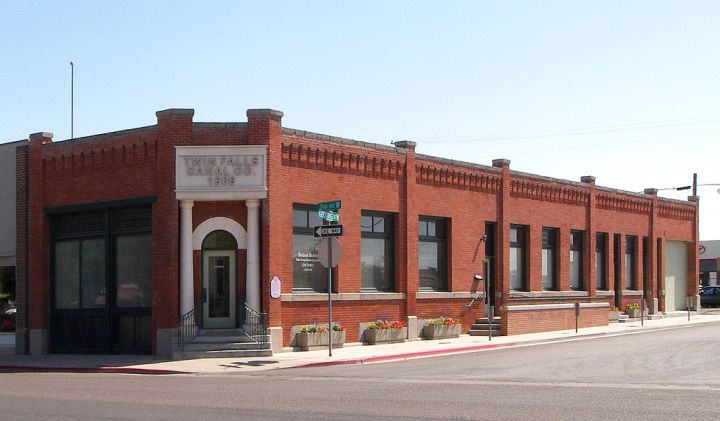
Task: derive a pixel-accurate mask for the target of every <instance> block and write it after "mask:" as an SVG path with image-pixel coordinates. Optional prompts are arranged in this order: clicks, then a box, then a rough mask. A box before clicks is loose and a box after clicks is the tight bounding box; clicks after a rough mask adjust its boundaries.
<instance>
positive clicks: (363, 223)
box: [360, 215, 373, 232]
mask: <svg viewBox="0 0 720 421" xmlns="http://www.w3.org/2000/svg"><path fill="white" fill-rule="evenodd" d="M372 227H373V221H372V216H367V215H363V216H362V217H361V218H360V229H361V230H362V231H366V232H371V231H372Z"/></svg>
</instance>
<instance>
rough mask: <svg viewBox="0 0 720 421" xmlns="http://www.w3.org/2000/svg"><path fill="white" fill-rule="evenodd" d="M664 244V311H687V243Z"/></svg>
mask: <svg viewBox="0 0 720 421" xmlns="http://www.w3.org/2000/svg"><path fill="white" fill-rule="evenodd" d="M665 244H666V245H665V311H673V310H687V304H686V301H685V300H686V297H687V285H688V279H687V256H688V254H687V243H685V242H684V241H668V242H666V243H665Z"/></svg>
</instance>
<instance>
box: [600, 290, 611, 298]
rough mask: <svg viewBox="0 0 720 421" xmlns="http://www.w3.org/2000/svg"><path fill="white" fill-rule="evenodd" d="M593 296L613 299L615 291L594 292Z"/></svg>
mask: <svg viewBox="0 0 720 421" xmlns="http://www.w3.org/2000/svg"><path fill="white" fill-rule="evenodd" d="M595 295H596V296H598V297H614V296H615V291H607V290H596V291H595Z"/></svg>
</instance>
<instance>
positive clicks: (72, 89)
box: [70, 61, 75, 139]
mask: <svg viewBox="0 0 720 421" xmlns="http://www.w3.org/2000/svg"><path fill="white" fill-rule="evenodd" d="M74 84H75V67H74V64H73V62H72V61H71V62H70V139H74V138H75V130H74V129H75V127H74V123H75V122H74V121H73V119H74V110H73V107H74V100H75V98H74V96H75V86H74Z"/></svg>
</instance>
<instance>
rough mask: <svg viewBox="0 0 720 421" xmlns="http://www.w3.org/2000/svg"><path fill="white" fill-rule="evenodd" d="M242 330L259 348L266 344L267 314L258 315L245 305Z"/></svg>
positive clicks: (258, 313)
mask: <svg viewBox="0 0 720 421" xmlns="http://www.w3.org/2000/svg"><path fill="white" fill-rule="evenodd" d="M242 329H243V330H244V331H245V334H247V336H248V337H249V338H250V339H252V340H253V341H254V342H256V343H257V344H258V346H259V348H261V349H262V348H264V347H265V345H267V344H268V334H267V329H268V316H267V313H260V312H258V311H256V310H255V309H253V308H252V307H250V306H248V305H247V303H245V322H244V323H243V326H242Z"/></svg>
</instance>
